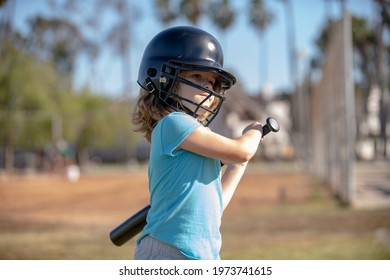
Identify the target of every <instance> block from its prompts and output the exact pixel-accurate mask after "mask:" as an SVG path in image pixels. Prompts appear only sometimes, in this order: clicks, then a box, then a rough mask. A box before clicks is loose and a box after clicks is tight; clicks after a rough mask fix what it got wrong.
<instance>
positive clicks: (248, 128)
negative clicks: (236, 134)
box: [242, 122, 263, 135]
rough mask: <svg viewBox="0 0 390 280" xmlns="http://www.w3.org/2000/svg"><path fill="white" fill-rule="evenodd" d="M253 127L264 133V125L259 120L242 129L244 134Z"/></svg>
mask: <svg viewBox="0 0 390 280" xmlns="http://www.w3.org/2000/svg"><path fill="white" fill-rule="evenodd" d="M252 129H255V130H258V131H260V132H261V134H263V126H262V125H261V124H260V123H259V122H254V123H251V124H250V125H248V126H247V127H245V128H244V130H243V131H242V135H244V134H245V133H247V132H248V131H249V130H252Z"/></svg>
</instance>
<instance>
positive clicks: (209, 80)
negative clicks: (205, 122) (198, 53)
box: [177, 71, 217, 115]
mask: <svg viewBox="0 0 390 280" xmlns="http://www.w3.org/2000/svg"><path fill="white" fill-rule="evenodd" d="M183 78H184V79H186V80H189V81H191V82H193V83H195V84H197V85H199V86H201V87H204V88H206V89H209V90H215V87H216V86H217V85H216V84H217V77H216V75H215V74H214V73H210V72H202V71H186V72H185V73H184V75H183ZM177 94H178V95H180V96H181V97H183V98H186V99H189V100H191V101H193V102H195V103H196V104H200V103H201V102H202V101H204V100H205V99H206V100H205V101H204V103H202V106H203V107H205V108H207V109H210V107H212V105H213V102H214V99H215V96H213V95H210V94H209V93H208V92H205V91H202V90H199V89H197V88H194V87H191V86H189V85H186V84H183V83H180V86H179V88H178V92H177ZM182 102H183V105H185V106H186V107H187V108H189V109H190V110H191V111H195V110H196V109H197V106H196V105H194V104H191V103H189V102H186V101H182ZM204 113H205V110H203V109H202V108H200V109H199V110H198V111H197V114H198V115H202V114H204Z"/></svg>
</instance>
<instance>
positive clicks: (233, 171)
mask: <svg viewBox="0 0 390 280" xmlns="http://www.w3.org/2000/svg"><path fill="white" fill-rule="evenodd" d="M247 164H248V162H244V163H232V164H228V165H227V167H226V170H225V172H224V173H223V175H222V179H221V181H222V199H223V210H225V209H226V207H227V206H228V204H229V202H230V200H231V199H232V197H233V194H234V192H235V191H236V188H237V186H238V183H239V182H240V180H241V178H242V175H244V171H245V169H246V166H247Z"/></svg>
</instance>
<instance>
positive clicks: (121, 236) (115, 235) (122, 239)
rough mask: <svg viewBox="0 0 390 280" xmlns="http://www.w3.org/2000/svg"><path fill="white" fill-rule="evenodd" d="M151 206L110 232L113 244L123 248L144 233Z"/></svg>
mask: <svg viewBox="0 0 390 280" xmlns="http://www.w3.org/2000/svg"><path fill="white" fill-rule="evenodd" d="M149 209H150V205H148V206H146V207H144V208H142V209H141V210H140V211H138V212H137V213H135V214H134V215H133V216H131V217H130V218H129V219H127V220H126V221H124V222H123V223H122V224H120V225H119V226H117V227H116V228H115V229H113V230H112V231H111V232H110V239H111V242H112V243H114V244H115V245H116V246H121V245H123V244H125V243H126V242H127V241H129V240H130V239H131V238H133V237H134V236H136V235H137V234H138V233H140V232H141V231H142V229H143V228H144V226H145V225H146V216H147V215H148V212H149Z"/></svg>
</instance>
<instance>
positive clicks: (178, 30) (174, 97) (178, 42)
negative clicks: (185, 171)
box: [137, 26, 236, 126]
mask: <svg viewBox="0 0 390 280" xmlns="http://www.w3.org/2000/svg"><path fill="white" fill-rule="evenodd" d="M222 66H223V53H222V48H221V46H220V45H219V43H218V41H217V40H216V39H215V38H214V37H213V36H212V35H210V34H209V33H207V32H205V31H203V30H200V29H197V28H194V27H188V26H183V27H173V28H169V29H167V30H165V31H162V32H160V33H159V34H157V35H156V36H155V37H154V38H153V39H152V41H151V42H150V43H149V45H148V46H147V47H146V49H145V52H144V56H143V58H142V61H141V66H140V69H139V73H138V81H137V82H138V84H139V85H140V86H141V87H142V88H144V89H145V90H147V91H149V92H150V93H151V94H154V95H156V96H157V97H158V98H159V99H160V100H161V101H162V102H164V103H165V104H167V105H168V106H170V107H171V108H173V109H174V110H175V111H183V110H184V111H185V112H186V113H187V114H190V115H192V116H194V117H198V116H199V114H198V112H199V110H200V109H202V111H203V112H206V113H204V114H203V115H205V116H206V120H204V121H203V124H204V125H205V126H207V125H208V124H210V123H211V121H212V120H213V119H214V118H215V117H216V116H217V114H218V112H219V109H220V108H221V105H222V102H223V101H224V100H225V99H226V97H225V95H224V93H225V91H226V90H227V89H229V88H230V87H231V86H232V85H233V84H234V83H235V81H236V79H235V77H234V76H233V75H232V74H230V73H228V72H227V71H225V70H223V69H222ZM185 71H202V72H211V73H214V74H216V85H215V86H214V88H213V90H210V89H207V88H205V87H202V86H200V85H198V84H195V83H193V82H191V81H189V80H187V79H185V78H183V75H182V73H183V72H185ZM178 83H183V84H186V85H188V86H191V87H194V88H196V89H198V90H200V91H202V92H207V93H208V94H209V95H208V96H207V97H206V98H205V99H204V100H203V101H202V102H200V103H199V104H198V103H195V102H193V101H192V100H189V99H186V98H183V97H182V96H180V95H178V94H177V93H176V90H175V89H177V85H178ZM212 96H214V97H215V99H216V100H215V101H214V103H213V105H212V106H211V107H209V108H207V107H205V106H203V104H204V103H205V102H206V101H207V100H208V99H209V98H211V97H212ZM179 100H182V101H186V102H189V103H191V104H193V105H195V110H194V111H191V110H190V109H188V108H186V107H185V106H184V105H183V104H182V103H181V102H179Z"/></svg>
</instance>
